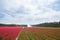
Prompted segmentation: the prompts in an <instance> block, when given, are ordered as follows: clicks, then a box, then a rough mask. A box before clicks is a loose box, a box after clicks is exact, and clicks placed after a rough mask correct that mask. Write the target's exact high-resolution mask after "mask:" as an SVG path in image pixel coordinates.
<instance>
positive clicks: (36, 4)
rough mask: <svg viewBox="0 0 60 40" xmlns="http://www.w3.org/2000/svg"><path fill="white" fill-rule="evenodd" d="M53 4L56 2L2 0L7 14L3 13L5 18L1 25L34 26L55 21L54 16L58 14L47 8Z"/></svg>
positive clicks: (45, 0) (47, 0) (53, 0)
mask: <svg viewBox="0 0 60 40" xmlns="http://www.w3.org/2000/svg"><path fill="white" fill-rule="evenodd" d="M55 2H56V0H3V5H4V7H3V8H4V9H5V10H7V11H9V12H8V13H7V12H6V13H4V14H5V17H4V19H3V20H2V21H1V20H0V21H1V22H3V23H17V24H36V23H41V22H45V21H54V20H56V21H57V19H55V18H54V16H56V15H60V14H59V13H60V12H58V11H55V10H53V9H52V8H48V7H47V6H48V5H52V4H53V3H55ZM8 14H9V15H8ZM11 15H13V16H14V17H12V16H11ZM51 19H52V20H51ZM58 20H60V19H58Z"/></svg>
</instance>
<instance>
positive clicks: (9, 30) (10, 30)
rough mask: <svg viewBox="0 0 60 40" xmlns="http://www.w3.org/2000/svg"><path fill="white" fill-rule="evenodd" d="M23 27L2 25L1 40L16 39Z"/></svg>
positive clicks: (0, 29)
mask: <svg viewBox="0 0 60 40" xmlns="http://www.w3.org/2000/svg"><path fill="white" fill-rule="evenodd" d="M21 30H22V28H18V27H0V40H14V39H15V38H16V36H17V35H18V33H19V32H20V31H21Z"/></svg>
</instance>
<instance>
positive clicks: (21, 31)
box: [0, 27, 60, 40]
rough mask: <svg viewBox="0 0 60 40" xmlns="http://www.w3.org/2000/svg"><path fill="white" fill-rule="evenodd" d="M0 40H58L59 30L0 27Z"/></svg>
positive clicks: (59, 37)
mask: <svg viewBox="0 0 60 40" xmlns="http://www.w3.org/2000/svg"><path fill="white" fill-rule="evenodd" d="M0 40H60V28H42V27H41V28H37V27H36V28H35V27H0Z"/></svg>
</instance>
